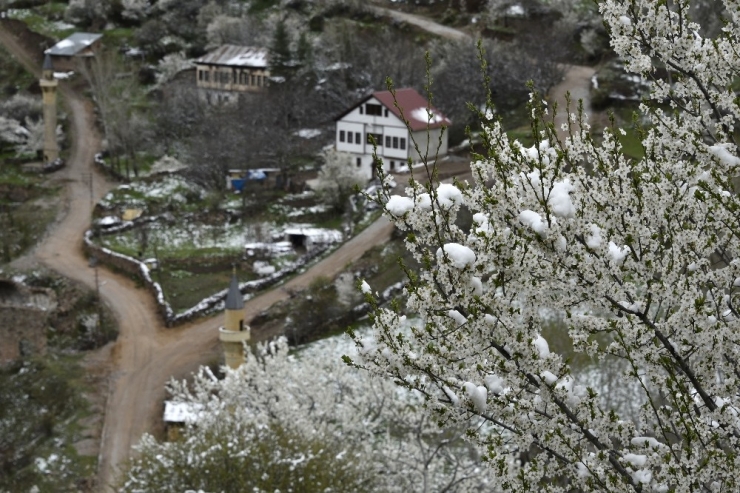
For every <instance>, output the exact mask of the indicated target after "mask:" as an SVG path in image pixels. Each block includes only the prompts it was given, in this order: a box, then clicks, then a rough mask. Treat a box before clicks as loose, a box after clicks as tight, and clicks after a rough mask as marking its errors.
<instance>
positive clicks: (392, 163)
mask: <svg viewBox="0 0 740 493" xmlns="http://www.w3.org/2000/svg"><path fill="white" fill-rule="evenodd" d="M394 169H396V162H395V161H391V171H393V170H394Z"/></svg>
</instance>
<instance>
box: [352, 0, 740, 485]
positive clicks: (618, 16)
mask: <svg viewBox="0 0 740 493" xmlns="http://www.w3.org/2000/svg"><path fill="white" fill-rule="evenodd" d="M724 6H725V9H726V15H727V23H726V25H725V27H724V28H723V29H722V31H721V33H720V34H719V35H718V36H716V37H715V38H713V39H705V38H703V37H702V35H701V34H700V32H701V28H700V26H698V25H697V24H694V23H692V22H691V19H690V17H689V15H688V10H689V7H690V5H689V2H688V1H686V0H678V1H673V0H669V1H662V2H656V1H653V0H624V1H620V0H606V1H604V2H602V3H601V4H600V9H601V13H602V15H603V17H604V20H605V23H606V25H607V26H608V28H609V30H610V35H611V42H612V46H613V48H614V50H615V51H616V52H617V54H618V55H619V56H620V57H622V58H623V59H624V60H625V62H626V68H627V70H629V71H631V72H633V73H635V74H637V75H639V76H641V77H643V78H645V80H647V81H649V86H650V91H649V94H647V95H646V96H645V99H644V101H643V103H642V104H641V106H640V110H639V119H636V122H637V125H639V129H638V132H639V134H640V136H641V142H642V147H643V151H644V157H642V158H640V159H630V158H628V157H626V156H625V155H624V153H623V151H622V148H621V145H620V140H619V134H620V133H622V132H623V131H622V130H620V129H619V128H616V127H615V126H614V125H612V127H611V128H606V129H605V130H604V132H603V138H599V139H598V141H597V140H596V139H595V138H594V136H593V135H592V133H591V132H590V128H589V125H588V123H587V122H586V118H585V116H584V114H583V111H582V109H579V110H576V111H573V113H572V114H571V115H570V119H569V121H570V123H569V124H568V125H567V128H566V129H565V131H566V132H567V137H566V138H563V139H558V137H557V130H558V129H556V128H555V125H554V124H553V121H554V119H553V113H554V110H555V109H554V108H550V107H548V106H547V104H546V103H545V102H544V101H542V100H541V99H540V98H539V96H537V95H536V94H535V95H533V96H532V98H531V101H530V108H531V112H532V136H533V138H534V145H533V146H532V147H529V148H525V147H524V146H522V145H521V144H520V143H518V142H516V141H511V140H510V139H509V138H507V135H506V133H505V132H504V131H503V129H502V127H501V125H500V124H499V123H498V122H496V121H493V122H489V123H487V124H485V125H484V143H485V145H486V151H487V152H486V155H485V156H479V157H478V158H477V160H475V162H473V163H472V164H471V167H472V171H473V177H474V183H471V184H468V183H456V184H454V185H453V184H437V183H435V182H434V180H432V182H431V184H430V185H423V184H422V183H420V182H419V181H413V180H412V181H411V183H410V185H409V187H408V188H407V190H406V196H390V197H388V196H386V198H385V199H384V207H385V211H386V213H387V214H388V216H389V217H390V218H391V219H392V220H393V221H394V222H395V224H396V225H397V226H398V227H399V228H401V229H403V230H405V231H406V245H407V247H408V249H409V250H410V251H411V252H412V253H413V254H414V256H415V257H416V259H417V260H418V261H419V262H420V263H421V265H422V266H423V268H422V270H421V271H420V272H419V273H418V274H417V273H411V272H410V274H409V276H410V277H409V281H408V285H407V294H408V302H407V307H406V308H407V310H408V311H409V312H413V313H416V314H418V316H419V318H420V320H421V324H420V326H418V327H417V328H411V329H408V328H405V325H404V324H402V318H403V317H402V316H401V315H399V314H398V313H397V310H395V309H379V310H377V311H376V315H375V319H374V331H375V332H374V337H372V338H363V337H359V336H357V337H356V340H357V343H358V345H359V347H360V356H359V357H357V358H353V363H354V364H357V365H360V366H368V367H370V368H374V369H375V371H378V372H380V373H383V374H385V375H387V376H389V377H391V378H393V379H395V380H396V381H397V382H401V383H402V384H403V385H405V386H407V387H408V388H413V389H416V390H418V391H419V392H421V393H422V394H423V395H424V396H425V397H426V399H427V406H428V408H429V409H430V410H431V411H432V412H433V413H434V414H433V415H434V416H435V417H436V418H437V419H438V420H441V421H444V422H446V423H455V422H469V421H468V420H470V419H471V417H477V418H479V419H482V420H484V421H485V422H486V423H487V425H486V426H479V427H476V428H471V429H469V430H468V433H467V436H468V437H469V439H470V440H471V441H472V443H474V444H475V445H476V446H477V447H478V449H479V450H480V451H481V453H482V454H484V458H485V460H487V461H488V463H489V465H490V468H491V469H492V471H493V472H494V473H495V474H496V475H497V476H499V477H500V478H501V479H500V486H501V488H502V489H503V490H507V491H517V492H521V491H574V490H576V491H579V490H582V491H609V492H617V491H643V492H647V491H659V492H668V491H676V492H679V491H708V492H710V491H711V492H715V491H717V492H718V491H738V490H739V489H740V479H738V478H740V474H738V471H740V454H739V452H740V442H739V439H740V416H738V412H739V411H740V396H738V382H739V380H738V376H740V371H739V370H740V369H739V368H738V358H740V326H739V324H738V320H739V319H738V316H740V313H738V306H737V305H736V303H737V302H738V293H739V291H738V287H739V286H740V261H739V260H738V258H737V254H738V252H739V251H740V227H738V224H740V200H739V199H738V196H737V194H736V192H735V185H734V183H733V179H734V178H735V177H736V176H737V175H738V171H739V169H738V166H739V165H740V158H738V157H737V155H738V148H737V145H736V134H735V132H736V128H735V127H736V123H737V121H738V117H740V102H739V100H738V98H737V96H736V94H735V91H734V90H733V87H734V84H735V82H736V81H737V80H738V73H739V72H738V71H739V70H740V54H739V53H738V46H740V40H738V35H739V34H740V4H738V3H737V2H731V1H725V2H724ZM658 66H660V67H664V68H665V71H664V72H667V73H668V76H666V77H663V78H660V77H657V76H656V67H658ZM571 110H572V108H571ZM557 111H564V109H562V108H557ZM462 208H466V209H468V210H469V211H470V212H471V213H472V214H473V225H472V227H471V228H469V229H466V228H463V227H460V226H457V225H456V224H455V219H456V216H457V214H458V212H459V211H460V210H461V209H462ZM364 291H365V292H366V295H367V298H368V300H369V301H370V302H373V295H372V291H371V287H370V286H367V285H365V286H364ZM544 310H548V311H550V312H552V311H556V312H558V313H560V314H562V316H563V317H565V320H566V323H567V330H565V331H563V334H562V337H565V338H569V339H570V341H572V345H573V348H574V350H575V351H576V352H577V353H580V354H582V355H586V356H588V357H591V358H593V360H594V361H596V362H604V363H609V362H613V361H618V362H621V364H622V367H623V368H624V371H623V374H622V376H621V378H622V379H623V381H624V383H625V385H634V387H635V388H636V389H637V391H636V393H635V397H634V399H635V402H636V404H637V405H638V406H639V412H637V413H634V414H633V415H631V416H630V417H629V418H627V417H625V416H624V415H623V413H621V412H620V410H619V409H617V408H614V407H612V406H609V405H607V404H606V403H605V399H604V396H602V395H599V392H598V390H597V389H595V388H593V387H592V386H590V385H589V384H588V382H587V381H585V380H584V379H583V378H582V376H581V375H580V374H579V372H577V371H576V370H575V369H574V367H573V366H572V365H571V362H570V361H569V359H568V357H566V355H563V354H559V353H558V352H556V351H551V350H550V347H552V346H553V342H555V341H553V340H552V338H551V340H550V341H548V340H546V338H545V337H543V335H542V318H543V317H542V314H543V311H544Z"/></svg>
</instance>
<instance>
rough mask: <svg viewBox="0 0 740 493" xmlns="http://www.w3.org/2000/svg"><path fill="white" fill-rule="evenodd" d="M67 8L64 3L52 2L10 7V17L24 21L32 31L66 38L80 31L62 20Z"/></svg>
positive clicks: (50, 36) (56, 37) (53, 37)
mask: <svg viewBox="0 0 740 493" xmlns="http://www.w3.org/2000/svg"><path fill="white" fill-rule="evenodd" d="M66 8H67V6H66V4H64V3H61V2H52V3H48V4H44V5H43V6H40V7H36V8H34V9H10V10H9V11H8V17H10V18H11V19H17V20H20V21H23V22H24V23H25V24H26V25H27V26H28V28H29V29H30V30H31V31H34V32H37V33H39V34H42V35H44V36H47V37H49V38H52V39H64V38H66V37H67V36H69V35H70V34H72V33H74V32H76V31H78V29H77V28H75V27H74V26H70V25H68V24H66V23H64V22H62V21H61V19H62V18H63V15H64V11H65V9H66ZM53 19H58V20H53Z"/></svg>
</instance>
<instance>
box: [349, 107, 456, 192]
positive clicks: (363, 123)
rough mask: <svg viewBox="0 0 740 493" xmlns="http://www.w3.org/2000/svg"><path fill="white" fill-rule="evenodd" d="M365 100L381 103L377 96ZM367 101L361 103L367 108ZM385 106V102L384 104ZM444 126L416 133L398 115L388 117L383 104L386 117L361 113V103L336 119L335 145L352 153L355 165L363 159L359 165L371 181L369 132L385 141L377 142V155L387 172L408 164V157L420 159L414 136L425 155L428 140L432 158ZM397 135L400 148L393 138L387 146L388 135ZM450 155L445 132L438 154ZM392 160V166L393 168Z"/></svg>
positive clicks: (389, 113)
mask: <svg viewBox="0 0 740 493" xmlns="http://www.w3.org/2000/svg"><path fill="white" fill-rule="evenodd" d="M366 103H371V104H380V102H379V101H378V100H377V99H375V98H370V99H369V100H368V101H366ZM366 103H363V104H362V105H361V106H362V107H363V109H364V106H365V104H366ZM381 106H382V105H381ZM340 131H344V132H345V134H344V135H345V138H344V142H341V141H340V140H339V133H340ZM349 132H352V143H351V144H350V143H349V142H348V138H347V134H348V133H349ZM441 132H442V129H440V128H436V129H432V130H429V132H427V130H426V129H424V130H420V131H417V132H414V133H413V134H410V133H409V131H408V129H407V128H406V126H405V125H404V124H403V122H402V121H401V120H400V119H399V118H398V117H396V116H395V115H394V114H393V113H391V112H390V111H389V112H388V116H387V117H386V116H385V107H384V106H383V116H375V115H367V114H365V112H364V111H363V114H360V106H358V107H356V108H354V109H353V110H352V111H350V112H349V113H347V114H346V115H345V116H343V117H342V119H341V120H339V121H337V124H336V136H335V142H336V148H337V150H338V151H341V152H348V153H350V154H351V155H352V163H353V165H354V166H356V164H357V159H358V158H359V159H360V168H361V169H362V172H363V174H364V175H365V177H366V178H367V179H368V180H369V179H371V178H372V176H373V164H372V163H373V146H372V144H368V143H367V134H368V133H373V134H380V135H382V136H383V138H382V141H381V142H378V146H377V153H378V157H380V158H381V159H382V160H383V169H384V170H385V171H386V172H387V171H395V170H396V169H398V167H399V166H401V165H404V164H406V162H407V161H408V158H409V157H411V160H412V161H413V162H419V161H421V157H420V156H419V154H418V153H417V152H416V151H415V149H414V143H413V142H412V139H411V136H412V135H413V138H414V139H416V142H417V144H418V145H419V149H420V151H421V152H422V154H423V153H424V152H425V149H426V146H427V142H429V151H428V154H429V156H428V157H429V159H430V160H433V159H434V158H435V156H436V155H437V146H438V144H439V136H440V134H441ZM357 133H359V134H360V141H359V142H357V140H356V134H357ZM386 136H388V137H391V139H393V137H396V138H397V139H399V147H398V148H393V146H392V143H393V141H392V140H391V146H390V147H389V146H386V145H385V144H386V141H385V140H386V139H385V137H386ZM400 139H406V148H405V149H401V148H400ZM446 154H447V133H446V132H445V134H444V136H443V137H442V145H441V146H440V148H439V153H438V155H439V156H440V157H441V156H444V155H446ZM391 161H392V162H393V167H391Z"/></svg>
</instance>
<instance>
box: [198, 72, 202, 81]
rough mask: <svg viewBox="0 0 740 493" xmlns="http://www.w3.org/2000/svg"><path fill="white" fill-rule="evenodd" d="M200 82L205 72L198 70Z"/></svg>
mask: <svg viewBox="0 0 740 493" xmlns="http://www.w3.org/2000/svg"><path fill="white" fill-rule="evenodd" d="M198 80H203V72H202V71H201V70H198Z"/></svg>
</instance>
